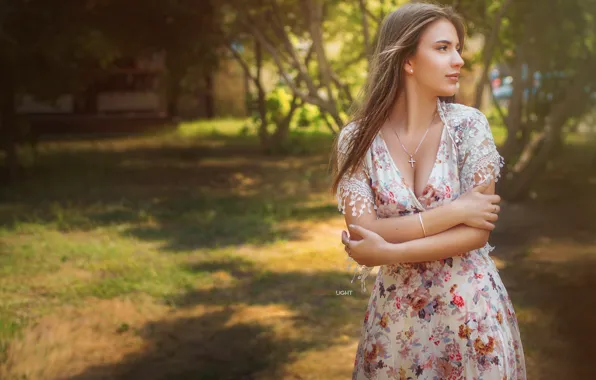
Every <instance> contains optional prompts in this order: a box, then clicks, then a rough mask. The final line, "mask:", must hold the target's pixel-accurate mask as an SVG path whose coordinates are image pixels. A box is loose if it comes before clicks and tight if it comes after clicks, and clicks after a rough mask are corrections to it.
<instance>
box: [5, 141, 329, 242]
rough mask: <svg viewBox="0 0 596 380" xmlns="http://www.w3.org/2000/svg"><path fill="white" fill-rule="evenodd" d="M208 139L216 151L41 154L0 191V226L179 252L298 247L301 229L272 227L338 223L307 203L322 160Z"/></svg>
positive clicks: (320, 188) (323, 185) (319, 180)
mask: <svg viewBox="0 0 596 380" xmlns="http://www.w3.org/2000/svg"><path fill="white" fill-rule="evenodd" d="M317 138H318V139H320V137H317ZM237 140H238V138H237V137H233V138H230V141H237ZM217 141H220V142H221V141H223V145H221V146H218V147H212V146H208V145H205V144H207V143H212V142H213V141H212V140H208V141H205V140H202V139H195V140H193V139H190V140H189V141H186V140H183V144H180V141H178V143H167V142H164V143H163V144H162V145H159V144H161V143H159V144H158V146H153V147H151V146H135V145H134V141H133V142H131V143H130V146H127V145H126V141H124V142H115V143H114V144H115V145H114V147H105V146H103V147H100V146H85V147H83V148H81V149H80V150H76V149H75V150H71V151H64V150H62V151H56V150H46V151H44V150H42V155H41V157H40V159H39V165H38V166H37V167H36V168H35V172H34V173H33V174H32V175H31V177H30V178H29V179H27V180H24V181H22V182H20V183H17V184H14V185H13V186H11V187H9V188H6V189H0V198H2V199H4V202H0V227H2V228H4V229H6V230H11V229H13V230H14V229H15V228H17V226H18V225H20V224H22V223H27V222H29V223H34V224H40V225H54V226H55V227H56V228H58V229H60V230H62V231H76V230H91V229H94V228H97V227H105V226H115V225H120V226H121V225H127V228H126V229H124V230H122V229H120V231H121V232H122V233H123V234H125V235H127V236H132V237H136V238H138V239H141V240H147V241H161V242H163V249H164V250H166V251H181V250H189V249H196V248H212V247H225V246H228V245H236V244H244V243H253V244H265V243H269V242H273V241H276V240H280V239H281V240H288V239H289V240H291V239H299V238H300V235H301V234H300V231H297V230H295V229H294V230H289V229H288V228H285V227H283V226H281V225H279V223H280V222H284V221H292V220H304V219H311V220H312V219H314V220H324V219H327V218H332V217H335V216H337V215H338V214H337V209H336V208H335V207H334V206H333V205H321V204H311V205H307V204H306V203H307V202H308V201H309V199H310V198H311V196H312V195H313V194H319V193H322V192H325V191H327V190H328V184H329V178H328V177H329V174H328V165H327V164H328V157H327V155H326V154H317V155H308V156H304V155H300V156H288V157H285V158H280V157H269V156H263V155H261V154H260V153H259V151H258V148H257V147H255V146H249V145H246V144H244V145H233V143H232V142H230V143H229V144H230V145H226V140H224V139H223V137H218V140H217ZM118 144H124V145H123V146H120V145H118ZM176 144H179V146H176ZM72 149H74V148H72Z"/></svg>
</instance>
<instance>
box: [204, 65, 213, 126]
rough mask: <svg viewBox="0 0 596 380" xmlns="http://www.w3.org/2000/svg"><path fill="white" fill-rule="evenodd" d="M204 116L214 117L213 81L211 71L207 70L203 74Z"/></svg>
mask: <svg viewBox="0 0 596 380" xmlns="http://www.w3.org/2000/svg"><path fill="white" fill-rule="evenodd" d="M204 99H205V117H207V119H213V118H214V117H215V87H214V81H213V71H211V70H209V72H208V73H207V74H205V98H204Z"/></svg>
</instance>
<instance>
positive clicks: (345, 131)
mask: <svg viewBox="0 0 596 380" xmlns="http://www.w3.org/2000/svg"><path fill="white" fill-rule="evenodd" d="M357 132H358V124H357V123H356V122H354V121H352V122H350V123H348V124H347V125H346V126H345V127H343V128H342V129H341V131H339V137H338V138H337V147H338V149H339V150H340V151H341V152H343V153H345V152H347V151H348V148H349V146H350V144H352V141H353V140H354V138H355V137H356V134H357Z"/></svg>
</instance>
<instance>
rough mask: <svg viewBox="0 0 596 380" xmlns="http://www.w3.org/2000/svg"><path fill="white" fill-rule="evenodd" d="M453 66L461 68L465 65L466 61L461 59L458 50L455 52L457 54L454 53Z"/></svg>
mask: <svg viewBox="0 0 596 380" xmlns="http://www.w3.org/2000/svg"><path fill="white" fill-rule="evenodd" d="M451 64H452V65H453V66H455V67H457V68H461V67H462V66H463V65H464V59H463V58H462V57H461V55H460V54H459V52H458V51H457V50H455V52H454V53H453V60H452V63H451Z"/></svg>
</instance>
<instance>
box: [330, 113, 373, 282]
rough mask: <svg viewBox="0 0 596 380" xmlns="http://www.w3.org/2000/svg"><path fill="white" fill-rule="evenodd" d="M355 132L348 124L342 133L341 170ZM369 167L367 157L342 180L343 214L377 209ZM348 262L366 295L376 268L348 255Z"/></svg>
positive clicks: (339, 194)
mask: <svg viewBox="0 0 596 380" xmlns="http://www.w3.org/2000/svg"><path fill="white" fill-rule="evenodd" d="M355 132H356V130H355V125H354V124H348V125H347V126H345V127H344V128H343V129H342V130H341V132H340V135H339V139H338V144H337V149H338V152H337V159H338V167H340V168H341V166H342V165H343V163H344V162H345V160H346V158H347V154H348V149H349V148H350V144H351V143H352V142H353V138H354V136H355ZM369 167H370V161H369V160H368V157H367V159H365V160H364V163H363V164H362V165H361V166H360V167H359V168H357V170H355V171H354V173H353V174H352V175H350V174H349V173H346V174H344V176H343V177H342V178H341V180H340V182H339V186H338V188H337V193H336V197H337V205H338V209H339V211H341V212H342V214H344V215H345V213H346V209H349V210H348V211H349V212H350V213H351V215H352V216H357V217H360V216H362V214H364V211H365V210H366V211H368V213H372V212H373V210H376V209H377V206H376V204H375V196H374V192H373V190H372V187H371V179H370V172H369V169H368V168H369ZM346 260H347V261H348V265H347V267H348V268H347V269H348V270H349V271H350V272H352V273H353V274H354V275H353V276H352V281H351V282H352V283H353V282H354V279H355V278H356V277H358V279H359V280H360V288H361V290H362V292H363V293H366V278H367V277H368V275H369V274H370V273H371V271H372V270H373V268H374V267H367V266H366V265H360V264H358V263H357V262H356V261H355V260H354V259H352V258H351V257H350V256H348V255H346Z"/></svg>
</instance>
